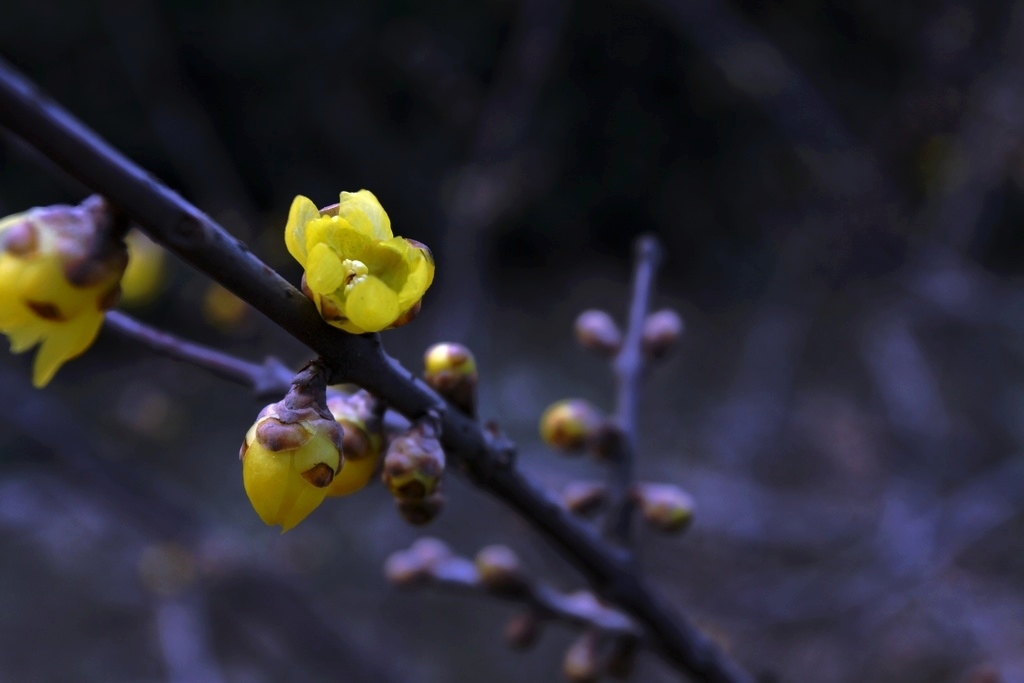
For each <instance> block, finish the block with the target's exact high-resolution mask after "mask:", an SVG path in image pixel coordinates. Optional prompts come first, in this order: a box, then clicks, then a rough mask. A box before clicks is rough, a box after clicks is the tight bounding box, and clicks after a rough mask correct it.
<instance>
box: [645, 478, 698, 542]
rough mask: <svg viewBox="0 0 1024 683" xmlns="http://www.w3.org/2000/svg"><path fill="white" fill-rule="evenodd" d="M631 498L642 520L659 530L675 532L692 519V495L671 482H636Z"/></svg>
mask: <svg viewBox="0 0 1024 683" xmlns="http://www.w3.org/2000/svg"><path fill="white" fill-rule="evenodd" d="M633 499H634V500H635V501H636V503H637V504H638V505H639V506H640V512H641V513H642V514H643V517H644V520H645V521H646V522H647V523H648V524H650V525H651V526H652V527H654V528H655V529H658V530H659V531H664V532H666V533H677V532H680V531H683V530H684V529H686V528H687V527H688V526H689V525H690V522H692V521H693V510H694V501H693V497H692V496H691V495H690V494H688V493H687V492H686V491H683V490H682V489H681V488H679V487H678V486H675V485H673V484H637V485H636V486H634V487H633Z"/></svg>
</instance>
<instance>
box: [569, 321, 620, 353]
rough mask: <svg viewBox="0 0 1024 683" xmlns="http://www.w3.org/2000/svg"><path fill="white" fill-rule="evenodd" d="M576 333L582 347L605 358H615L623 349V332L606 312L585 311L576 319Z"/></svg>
mask: <svg viewBox="0 0 1024 683" xmlns="http://www.w3.org/2000/svg"><path fill="white" fill-rule="evenodd" d="M575 331H576V340H577V341H578V342H579V343H580V346H582V347H583V348H585V349H590V350H591V351H597V352H598V353H600V354H602V355H604V356H614V355H615V354H616V353H618V352H619V349H620V348H621V347H622V331H621V330H620V329H619V326H618V325H617V324H616V323H615V320H613V319H612V317H611V316H610V315H608V313H606V312H605V311H599V310H594V309H592V310H589V311H583V312H582V313H580V314H579V316H578V317H577V318H576V326H575Z"/></svg>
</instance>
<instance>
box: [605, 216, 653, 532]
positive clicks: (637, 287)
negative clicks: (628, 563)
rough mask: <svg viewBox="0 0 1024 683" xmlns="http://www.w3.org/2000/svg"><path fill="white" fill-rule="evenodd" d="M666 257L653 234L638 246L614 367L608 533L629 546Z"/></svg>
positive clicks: (606, 523)
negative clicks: (656, 294) (649, 323)
mask: <svg viewBox="0 0 1024 683" xmlns="http://www.w3.org/2000/svg"><path fill="white" fill-rule="evenodd" d="M660 261H661V248H660V247H659V246H658V241H657V240H656V239H655V238H654V237H652V236H651V235H644V236H643V237H641V238H640V239H639V240H638V241H637V245H636V268H635V270H634V273H633V298H632V300H631V301H630V306H629V320H628V323H627V327H626V335H625V337H624V338H623V341H622V348H621V349H620V350H619V353H618V354H617V355H616V356H615V361H614V363H613V367H614V370H615V380H616V384H617V396H616V406H615V417H614V430H615V434H614V436H613V440H614V444H613V447H612V449H611V452H610V453H608V454H607V455H608V457H609V459H610V463H609V467H608V493H609V497H610V505H609V508H608V515H607V516H606V517H605V529H604V530H605V534H606V535H607V537H608V538H610V539H612V540H613V541H615V542H617V543H619V544H620V545H623V546H628V545H629V536H630V521H631V519H632V514H631V513H632V511H633V502H632V497H631V496H630V487H631V486H632V484H633V458H634V454H635V452H636V421H637V413H638V412H639V410H640V383H641V380H642V378H643V372H644V367H645V365H646V358H645V356H644V352H643V348H642V347H643V343H642V341H643V339H642V338H643V330H644V321H645V320H646V319H647V311H648V310H650V305H651V293H652V291H653V289H654V286H653V285H654V275H655V273H656V271H657V269H658V265H659V262H660Z"/></svg>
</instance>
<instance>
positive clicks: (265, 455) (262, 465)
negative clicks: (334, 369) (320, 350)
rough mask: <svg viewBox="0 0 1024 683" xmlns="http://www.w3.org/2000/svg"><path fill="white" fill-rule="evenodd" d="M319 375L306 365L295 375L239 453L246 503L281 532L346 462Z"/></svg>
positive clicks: (319, 498)
mask: <svg viewBox="0 0 1024 683" xmlns="http://www.w3.org/2000/svg"><path fill="white" fill-rule="evenodd" d="M323 373H324V370H323V366H321V365H319V364H318V363H310V364H309V365H307V366H306V367H305V368H303V369H302V371H300V372H299V373H298V374H297V375H295V379H294V380H292V387H291V389H290V390H289V391H288V394H287V395H286V396H285V397H284V398H283V399H282V400H281V401H279V402H277V403H272V404H270V405H268V406H266V407H265V408H264V409H263V410H262V411H260V414H259V415H258V416H257V419H256V423H255V424H253V426H252V427H250V428H249V431H248V433H246V435H245V441H244V442H243V443H242V448H241V450H240V451H239V453H238V457H239V458H240V459H241V461H242V480H243V483H244V484H245V492H246V494H247V495H248V496H249V501H250V502H251V503H252V506H253V507H254V508H255V509H256V512H257V514H259V516H260V519H262V520H263V522H264V523H266V524H269V525H277V524H279V525H280V526H281V531H282V533H283V532H285V531H288V530H289V529H291V528H292V527H294V526H295V525H296V524H298V523H299V522H301V521H302V520H303V519H305V518H306V516H307V515H309V513H310V512H312V511H313V510H314V509H316V507H317V506H319V505H320V503H321V502H323V499H324V497H325V496H326V495H327V487H328V486H330V484H331V481H332V480H333V479H334V475H335V474H336V473H337V472H338V471H339V470H340V469H341V466H342V464H343V462H344V460H343V459H342V454H341V449H342V437H343V434H344V433H343V431H342V428H341V426H340V425H339V424H338V423H337V422H335V421H334V417H333V416H332V415H331V413H330V412H329V411H328V410H327V405H326V396H325V391H326V388H327V387H326V383H325V381H324V374H323Z"/></svg>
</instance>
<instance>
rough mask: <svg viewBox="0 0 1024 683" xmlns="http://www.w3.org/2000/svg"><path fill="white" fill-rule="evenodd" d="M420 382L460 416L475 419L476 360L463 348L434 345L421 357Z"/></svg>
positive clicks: (460, 346) (449, 343) (450, 344)
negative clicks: (457, 410)
mask: <svg viewBox="0 0 1024 683" xmlns="http://www.w3.org/2000/svg"><path fill="white" fill-rule="evenodd" d="M423 379H424V381H426V383H427V384H429V385H430V387H431V388H433V389H434V391H436V392H437V393H439V394H441V396H444V397H445V398H446V399H448V400H449V401H451V402H452V404H454V405H455V406H456V407H457V408H458V409H459V410H461V411H462V412H463V413H465V414H467V415H470V416H475V415H476V387H477V383H478V376H477V372H476V359H474V358H473V354H472V352H470V350H469V349H468V348H466V347H465V346H463V345H462V344H456V343H454V342H444V343H441V344H434V345H433V346H431V347H430V348H429V349H427V352H426V353H425V354H424V355H423Z"/></svg>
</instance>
